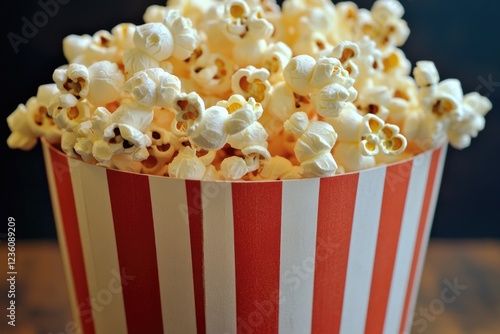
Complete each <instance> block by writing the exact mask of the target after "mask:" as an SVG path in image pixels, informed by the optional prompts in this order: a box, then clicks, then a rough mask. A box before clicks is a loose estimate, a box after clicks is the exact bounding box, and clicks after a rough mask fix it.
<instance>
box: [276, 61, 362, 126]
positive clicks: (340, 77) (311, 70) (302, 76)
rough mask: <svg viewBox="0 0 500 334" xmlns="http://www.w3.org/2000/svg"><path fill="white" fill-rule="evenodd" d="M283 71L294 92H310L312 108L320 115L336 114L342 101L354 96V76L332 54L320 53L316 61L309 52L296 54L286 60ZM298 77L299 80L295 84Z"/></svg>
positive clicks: (331, 115)
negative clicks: (307, 54)
mask: <svg viewBox="0 0 500 334" xmlns="http://www.w3.org/2000/svg"><path fill="white" fill-rule="evenodd" d="M311 60H312V61H311ZM283 75H284V78H285V81H286V82H287V84H288V85H289V86H290V87H292V89H293V90H294V92H296V93H298V94H300V95H303V96H310V98H311V101H312V104H313V105H314V108H315V110H316V112H317V113H318V114H319V115H321V116H323V117H336V116H338V114H339V113H340V111H341V110H342V108H343V107H344V105H345V103H346V102H352V101H354V100H355V99H356V96H357V91H356V90H355V89H354V87H353V84H354V79H353V78H351V77H350V76H349V72H347V71H346V70H345V69H344V68H343V67H342V64H341V63H340V60H338V59H336V58H330V57H321V58H319V59H318V61H317V62H316V60H314V59H313V58H312V57H310V56H297V57H294V58H292V59H291V60H290V62H289V63H288V65H287V66H286V67H285V72H284V74H283ZM298 80H302V82H301V83H300V84H297V81H298Z"/></svg>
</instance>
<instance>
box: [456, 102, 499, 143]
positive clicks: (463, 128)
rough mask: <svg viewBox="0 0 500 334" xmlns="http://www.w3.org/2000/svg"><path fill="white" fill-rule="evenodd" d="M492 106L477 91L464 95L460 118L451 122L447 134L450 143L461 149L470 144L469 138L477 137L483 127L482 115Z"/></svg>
mask: <svg viewBox="0 0 500 334" xmlns="http://www.w3.org/2000/svg"><path fill="white" fill-rule="evenodd" d="M491 108H492V105H491V102H490V100H488V99H487V98H485V97H484V96H481V95H479V94H478V93H477V92H473V93H469V94H467V95H465V96H464V98H463V104H462V113H463V115H462V118H461V120H459V121H454V122H451V124H450V127H449V129H448V132H447V135H448V139H449V141H450V145H451V146H453V147H455V148H457V149H463V148H466V147H468V146H469V145H470V142H471V138H474V137H477V135H478V133H479V131H481V130H483V129H484V126H485V123H486V121H485V119H484V116H485V115H486V114H487V113H488V112H489V111H490V109H491Z"/></svg>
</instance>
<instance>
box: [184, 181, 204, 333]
mask: <svg viewBox="0 0 500 334" xmlns="http://www.w3.org/2000/svg"><path fill="white" fill-rule="evenodd" d="M186 196H187V206H188V216H189V234H190V241H191V262H192V267H193V285H194V305H195V314H196V327H197V333H198V334H205V333H206V324H205V287H204V283H203V282H204V278H203V210H202V208H203V207H202V205H203V203H202V198H201V183H200V181H194V180H186Z"/></svg>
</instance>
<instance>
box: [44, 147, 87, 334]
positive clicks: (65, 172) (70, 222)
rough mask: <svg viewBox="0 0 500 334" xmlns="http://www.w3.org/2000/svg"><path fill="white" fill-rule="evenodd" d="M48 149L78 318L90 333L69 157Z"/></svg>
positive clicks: (83, 268) (85, 282) (85, 331)
mask: <svg viewBox="0 0 500 334" xmlns="http://www.w3.org/2000/svg"><path fill="white" fill-rule="evenodd" d="M49 152H50V159H51V160H52V171H53V173H54V182H55V185H56V188H57V196H58V199H59V208H60V210H61V218H62V225H63V227H64V232H63V233H64V237H65V238H66V248H67V250H68V256H69V262H70V267H71V274H72V276H73V285H74V287H75V294H76V300H77V303H78V311H79V316H80V322H81V324H82V330H83V332H84V333H85V334H93V333H95V329H94V319H93V317H92V309H91V304H90V298H89V288H88V285H87V274H86V271H85V262H84V260H83V250H82V243H81V239H80V231H79V229H78V217H77V214H76V206H75V200H74V198H75V197H74V195H73V186H72V184H71V174H70V169H69V165H68V158H67V157H66V156H64V155H63V154H61V153H60V152H59V151H56V150H55V149H54V148H52V147H49Z"/></svg>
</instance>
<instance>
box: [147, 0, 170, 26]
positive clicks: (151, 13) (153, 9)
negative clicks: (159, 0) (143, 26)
mask: <svg viewBox="0 0 500 334" xmlns="http://www.w3.org/2000/svg"><path fill="white" fill-rule="evenodd" d="M169 2H170V1H169ZM165 16H167V7H166V6H160V5H150V6H148V7H147V8H146V10H145V11H144V14H143V15H142V19H143V20H144V22H145V23H160V22H163V20H164V19H165Z"/></svg>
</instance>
